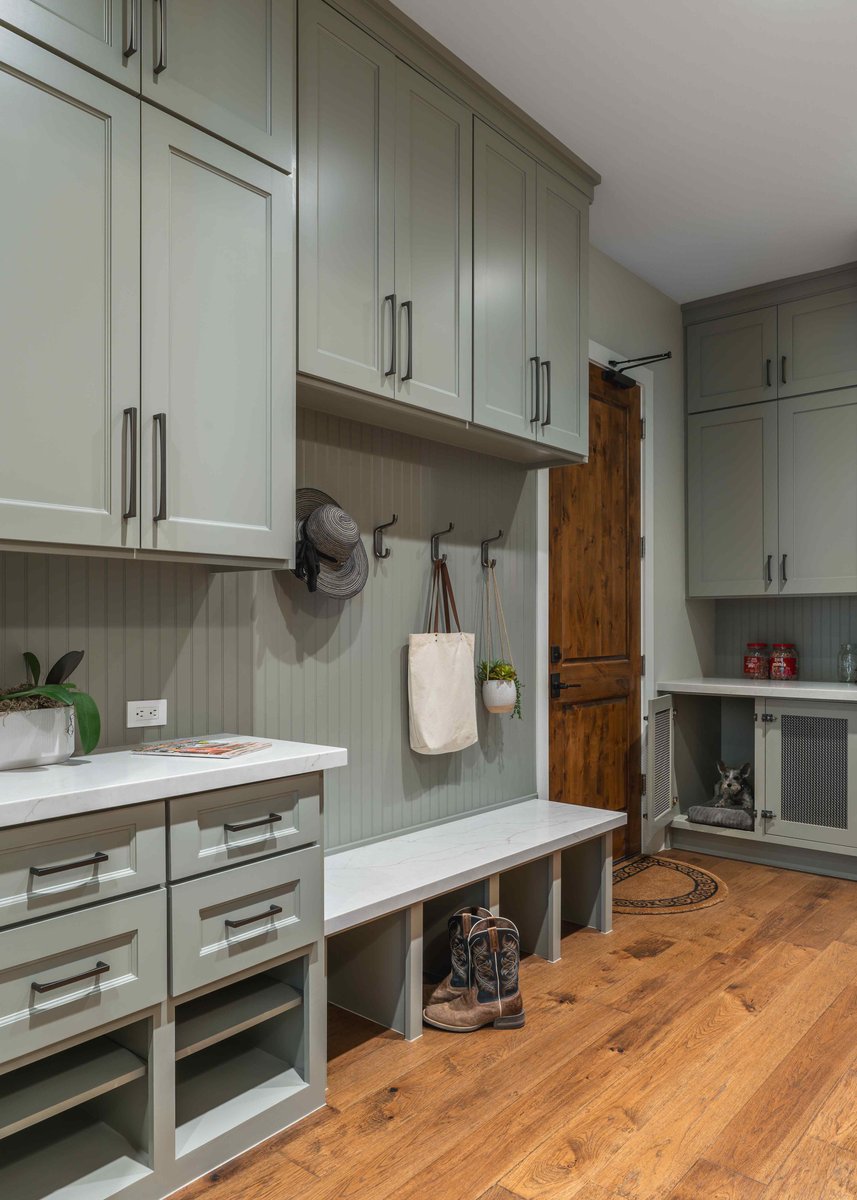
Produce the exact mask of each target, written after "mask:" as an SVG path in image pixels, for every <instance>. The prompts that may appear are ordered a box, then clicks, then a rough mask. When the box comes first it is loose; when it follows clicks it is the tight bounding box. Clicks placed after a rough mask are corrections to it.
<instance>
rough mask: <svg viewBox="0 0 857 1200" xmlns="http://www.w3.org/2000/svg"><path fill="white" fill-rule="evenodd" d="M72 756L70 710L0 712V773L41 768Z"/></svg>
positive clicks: (72, 739)
mask: <svg viewBox="0 0 857 1200" xmlns="http://www.w3.org/2000/svg"><path fill="white" fill-rule="evenodd" d="M72 754H74V709H73V708H72V707H71V705H63V707H62V708H34V709H32V711H30V712H10V713H0V771H9V770H11V769H12V768H17V767H45V766H48V765H49V764H50V763H61V762H65V761H66V759H67V758H71V756H72Z"/></svg>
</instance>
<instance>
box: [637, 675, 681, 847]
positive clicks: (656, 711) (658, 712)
mask: <svg viewBox="0 0 857 1200" xmlns="http://www.w3.org/2000/svg"><path fill="white" fill-rule="evenodd" d="M674 725H675V709H674V708H673V701H672V696H657V697H656V698H655V699H654V700H650V701H649V716H648V720H647V722H646V789H645V794H644V796H643V812H644V814H645V817H646V825H645V834H646V837H647V838H651V836H652V834H653V833H654V832H655V831H656V830H658V829H663V828H665V827H666V826H667V825H669V824H671V822H672V817H673V809H674V807H675V806H676V805H677V804H678V794H677V790H676V781H675V755H674V749H673V746H674V738H673V731H674Z"/></svg>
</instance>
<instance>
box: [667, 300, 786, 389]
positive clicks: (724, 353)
mask: <svg viewBox="0 0 857 1200" xmlns="http://www.w3.org/2000/svg"><path fill="white" fill-rule="evenodd" d="M776 360H777V309H776V307H775V306H772V307H770V308H761V309H757V310H756V311H754V312H745V313H739V314H738V315H737V316H732V317H723V318H721V319H720V320H717V321H706V322H704V323H703V324H701V325H690V326H688V330H687V410H688V412H692V413H694V412H709V411H711V410H712V409H716V408H733V407H735V406H736V405H738V404H757V403H760V402H762V401H765V400H775V399H776V397H777V378H778V373H777V361H776Z"/></svg>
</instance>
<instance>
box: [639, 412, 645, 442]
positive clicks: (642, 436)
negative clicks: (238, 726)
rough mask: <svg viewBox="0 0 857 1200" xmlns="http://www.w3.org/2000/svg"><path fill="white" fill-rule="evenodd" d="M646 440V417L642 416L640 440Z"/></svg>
mask: <svg viewBox="0 0 857 1200" xmlns="http://www.w3.org/2000/svg"><path fill="white" fill-rule="evenodd" d="M645 440H646V418H645V417H640V441H641V442H644V441H645Z"/></svg>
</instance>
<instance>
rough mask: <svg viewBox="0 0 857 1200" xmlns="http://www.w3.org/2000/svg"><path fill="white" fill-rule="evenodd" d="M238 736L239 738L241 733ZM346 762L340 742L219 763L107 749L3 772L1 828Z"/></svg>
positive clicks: (288, 746) (273, 748) (277, 745)
mask: <svg viewBox="0 0 857 1200" xmlns="http://www.w3.org/2000/svg"><path fill="white" fill-rule="evenodd" d="M216 736H217V737H218V738H220V737H227V736H232V735H227V734H217V735H216ZM234 736H235V737H236V739H237V737H238V736H239V735H234ZM240 736H241V737H242V738H243V737H244V735H240ZM247 740H248V741H249V740H253V739H251V738H247ZM256 740H263V741H267V740H268V739H267V738H265V739H256ZM347 761H348V752H347V751H346V750H344V749H342V748H341V747H338V746H313V745H309V744H307V743H304V742H283V741H272V742H271V745H270V747H268V748H267V749H265V750H258V751H255V752H254V753H252V754H245V755H241V756H240V757H238V758H230V759H226V760H223V759H221V760H220V761H212V760H210V759H206V760H200V759H196V758H164V757H161V756H158V755H154V754H152V755H149V754H134V753H133V752H132V751H131V750H106V751H104V752H102V753H99V754H91V755H88V756H87V757H85V758H70V759H69V760H68V761H67V762H64V763H57V764H56V765H54V766H50V767H24V768H22V769H20V770H12V771H0V828H4V827H8V826H10V825H28V824H31V823H32V822H34V821H48V820H51V819H52V818H53V817H68V816H71V815H72V814H74V813H84V812H100V811H102V810H104V809H109V808H120V807H122V806H123V805H125V804H141V803H144V802H146V801H150V800H166V799H169V797H170V796H186V795H188V794H190V793H192V792H207V791H211V790H213V789H215V788H223V787H235V786H237V785H239V784H242V783H259V782H260V781H261V780H264V779H280V778H285V777H287V776H289V775H302V774H304V772H306V771H326V770H328V769H330V768H331V767H344V766H345V765H346V763H347Z"/></svg>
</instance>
